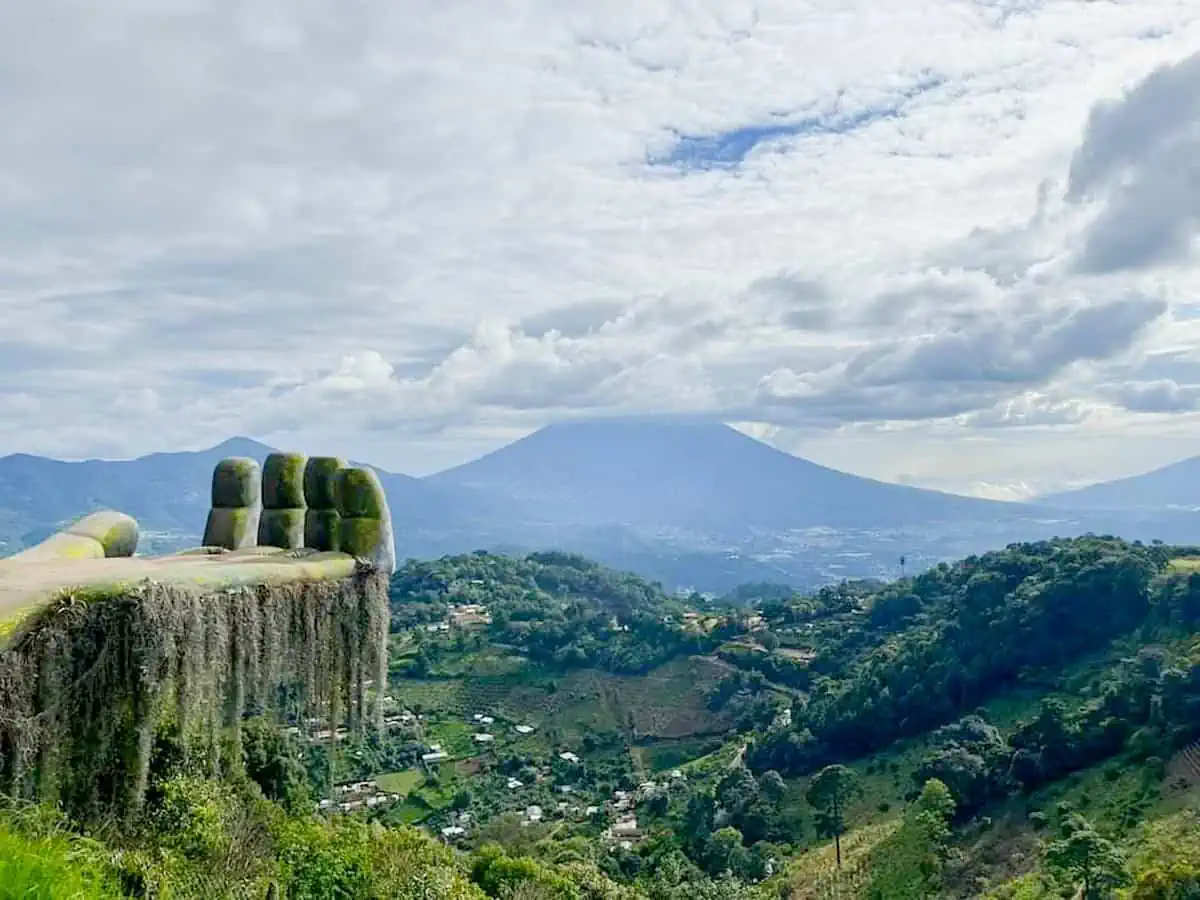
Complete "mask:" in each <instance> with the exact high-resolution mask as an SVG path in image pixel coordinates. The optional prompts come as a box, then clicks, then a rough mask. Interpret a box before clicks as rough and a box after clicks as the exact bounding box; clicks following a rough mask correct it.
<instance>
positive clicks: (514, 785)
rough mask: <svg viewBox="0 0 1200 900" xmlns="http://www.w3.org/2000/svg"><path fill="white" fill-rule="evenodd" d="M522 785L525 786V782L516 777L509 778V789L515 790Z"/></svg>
mask: <svg viewBox="0 0 1200 900" xmlns="http://www.w3.org/2000/svg"><path fill="white" fill-rule="evenodd" d="M522 787H525V784H524V782H522V781H518V780H517V779H516V778H510V779H508V789H509V790H510V791H515V790H516V789H517V788H522Z"/></svg>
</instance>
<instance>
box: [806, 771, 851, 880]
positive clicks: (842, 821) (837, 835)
mask: <svg viewBox="0 0 1200 900" xmlns="http://www.w3.org/2000/svg"><path fill="white" fill-rule="evenodd" d="M857 794H858V776H857V775H855V774H854V771H853V770H852V769H848V768H846V767H845V766H841V765H832V766H826V767H825V768H824V769H822V770H821V771H820V772H818V773H817V774H816V776H814V778H813V780H812V781H811V782H810V783H809V785H808V793H807V794H806V797H807V798H808V802H809V803H810V804H812V806H813V807H814V808H815V809H816V810H817V827H818V828H819V829H820V830H821V832H822V833H824V834H825V835H826V836H828V837H832V838H833V846H834V852H835V853H836V855H837V864H838V868H839V869H840V868H841V867H842V835H843V834H845V832H846V808H847V807H848V806H849V805H850V802H851V801H852V800H853V799H854V797H855V796H856V795H857Z"/></svg>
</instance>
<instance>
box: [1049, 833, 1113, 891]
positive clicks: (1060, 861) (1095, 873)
mask: <svg viewBox="0 0 1200 900" xmlns="http://www.w3.org/2000/svg"><path fill="white" fill-rule="evenodd" d="M1046 865H1047V866H1048V867H1049V869H1050V871H1051V872H1053V873H1054V874H1055V875H1056V876H1057V877H1058V878H1059V879H1061V880H1063V881H1067V882H1069V883H1070V884H1072V885H1075V884H1079V883H1081V882H1082V884H1083V894H1082V900H1097V898H1100V897H1104V896H1107V895H1108V893H1109V892H1110V891H1112V889H1113V888H1118V887H1121V886H1123V885H1125V884H1128V883H1129V870H1128V869H1127V868H1126V865H1125V857H1124V855H1122V853H1121V851H1120V850H1119V849H1118V848H1117V847H1116V845H1115V844H1113V842H1112V841H1110V840H1108V839H1107V838H1105V837H1103V836H1102V835H1100V834H1099V833H1098V832H1097V831H1096V829H1095V828H1094V827H1092V824H1091V823H1090V822H1089V821H1088V820H1087V819H1085V818H1083V816H1078V815H1077V816H1072V817H1071V819H1070V820H1069V821H1068V822H1067V825H1066V834H1065V835H1064V837H1063V838H1062V839H1061V840H1057V841H1054V842H1053V843H1052V844H1050V845H1049V846H1048V847H1047V848H1046Z"/></svg>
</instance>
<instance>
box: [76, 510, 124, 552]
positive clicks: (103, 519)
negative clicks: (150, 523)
mask: <svg viewBox="0 0 1200 900" xmlns="http://www.w3.org/2000/svg"><path fill="white" fill-rule="evenodd" d="M65 533H66V534H73V535H78V536H79V537H86V538H91V539H93V540H95V541H98V542H99V543H100V546H101V547H102V548H103V550H104V555H105V556H107V557H115V556H133V553H134V551H135V550H137V543H138V524H137V521H136V520H135V519H134V518H133V517H132V516H127V515H125V513H119V512H114V511H113V510H102V511H100V512H94V513H91V514H90V515H87V516H84V517H83V518H82V519H80V520H79V521H78V522H76V523H75V524H73V525H72V526H71V527H69V528H67V529H66V530H65Z"/></svg>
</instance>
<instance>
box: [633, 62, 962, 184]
mask: <svg viewBox="0 0 1200 900" xmlns="http://www.w3.org/2000/svg"><path fill="white" fill-rule="evenodd" d="M945 82H946V79H945V78H943V77H942V76H940V75H932V74H931V75H927V76H926V77H924V78H922V79H920V80H919V81H917V82H916V83H915V84H913V85H912V86H911V87H909V88H907V89H906V90H904V91H901V92H898V93H896V94H895V95H894V96H893V97H891V98H889V99H887V100H885V101H882V102H880V103H878V104H876V105H874V106H868V107H866V108H864V109H860V110H856V111H855V112H852V113H837V112H834V113H828V114H822V115H809V116H801V117H788V116H785V115H775V116H772V121H768V122H765V123H759V124H752V125H741V126H738V127H736V128H731V129H729V130H727V131H717V132H713V133H711V134H685V133H682V132H678V131H676V132H674V141H673V143H672V145H671V147H670V148H669V149H667V151H666V152H664V153H661V154H651V155H650V156H649V157H648V159H647V162H649V164H650V165H652V166H668V167H672V168H676V169H679V170H681V171H683V172H705V171H711V170H713V169H737V168H738V167H739V166H740V165H741V164H742V163H743V162H745V161H746V158H747V157H749V156H750V154H751V153H753V152H754V151H755V150H756V149H757V148H758V147H760V146H765V145H770V144H773V143H779V142H782V141H786V140H788V139H792V138H806V137H820V136H823V135H830V134H849V133H851V132H854V131H861V130H862V129H864V128H868V127H869V126H871V125H873V124H875V123H876V122H880V121H883V120H885V119H894V118H896V117H897V116H900V115H902V114H903V112H904V108H905V106H907V105H908V104H909V103H911V102H912V101H913V100H914V99H916V98H917V97H919V96H921V95H922V94H926V93H929V92H930V91H933V90H936V89H937V88H939V87H941V86H942V85H944V84H945Z"/></svg>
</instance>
